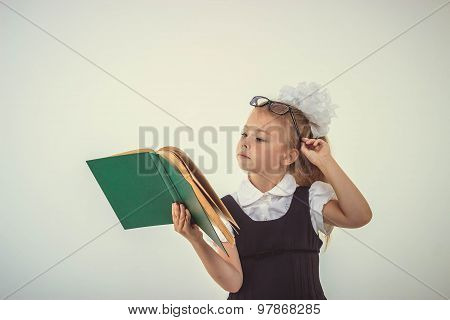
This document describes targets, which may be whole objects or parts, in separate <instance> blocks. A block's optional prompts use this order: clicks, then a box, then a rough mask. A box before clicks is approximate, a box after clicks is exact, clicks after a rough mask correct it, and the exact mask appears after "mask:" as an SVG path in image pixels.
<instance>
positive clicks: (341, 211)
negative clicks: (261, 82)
mask: <svg viewBox="0 0 450 320" xmlns="http://www.w3.org/2000/svg"><path fill="white" fill-rule="evenodd" d="M300 150H301V152H302V153H303V154H304V155H305V156H306V157H307V158H308V159H309V160H310V161H311V162H312V163H313V164H314V165H316V166H317V167H318V168H319V169H320V171H322V173H323V174H324V176H325V178H326V180H327V181H329V183H330V184H331V185H332V186H333V189H334V191H335V193H336V196H337V198H338V200H334V199H332V200H330V201H328V202H327V203H326V204H325V205H324V206H323V209H322V214H323V221H324V222H325V223H327V224H331V225H334V226H338V227H344V228H360V227H362V226H364V225H366V224H367V223H369V221H370V220H371V219H372V211H371V210H370V207H369V204H368V203H367V201H366V199H365V198H364V196H363V195H362V194H361V192H359V190H358V188H357V187H356V186H355V185H354V184H353V182H352V181H351V180H350V179H349V177H347V175H346V174H345V172H344V171H343V170H342V169H341V167H340V166H339V165H338V164H337V162H336V161H335V160H334V158H333V157H332V155H331V153H330V147H329V145H328V143H327V142H326V141H324V140H323V139H308V138H302V145H301V149H300Z"/></svg>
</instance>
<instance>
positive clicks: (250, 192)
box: [237, 173, 298, 206]
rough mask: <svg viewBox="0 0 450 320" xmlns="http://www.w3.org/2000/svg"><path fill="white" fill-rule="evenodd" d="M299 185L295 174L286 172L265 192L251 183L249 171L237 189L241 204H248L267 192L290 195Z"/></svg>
mask: <svg viewBox="0 0 450 320" xmlns="http://www.w3.org/2000/svg"><path fill="white" fill-rule="evenodd" d="M297 186H298V185H297V182H296V181H295V178H294V176H293V175H292V174H290V173H286V174H285V175H284V177H283V179H281V180H280V182H278V184H277V185H276V186H274V187H273V188H272V189H270V190H269V191H267V192H265V193H264V192H261V191H260V190H259V189H258V188H256V187H255V186H254V185H253V183H251V181H250V179H249V177H248V173H247V175H246V177H245V178H244V179H243V180H242V182H241V185H240V187H239V189H238V191H237V198H238V201H239V204H240V205H241V206H247V205H249V204H251V203H253V202H255V201H256V200H258V199H260V198H261V197H262V196H263V195H265V194H267V193H270V194H273V195H276V196H289V195H291V194H293V193H294V192H295V190H296V189H297Z"/></svg>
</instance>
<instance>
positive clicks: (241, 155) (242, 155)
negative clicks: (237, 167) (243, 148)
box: [238, 153, 250, 159]
mask: <svg viewBox="0 0 450 320" xmlns="http://www.w3.org/2000/svg"><path fill="white" fill-rule="evenodd" d="M238 156H240V157H242V158H247V159H250V158H249V157H247V156H246V155H245V154H243V153H238Z"/></svg>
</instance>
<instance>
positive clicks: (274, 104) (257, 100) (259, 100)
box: [250, 96, 302, 144]
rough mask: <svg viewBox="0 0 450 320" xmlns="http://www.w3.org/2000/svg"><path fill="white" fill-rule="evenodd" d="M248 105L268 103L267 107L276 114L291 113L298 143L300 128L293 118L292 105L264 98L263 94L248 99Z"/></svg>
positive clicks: (255, 105) (264, 104)
mask: <svg viewBox="0 0 450 320" xmlns="http://www.w3.org/2000/svg"><path fill="white" fill-rule="evenodd" d="M250 105H251V106H254V107H263V106H266V105H268V109H269V110H270V111H272V112H273V113H275V114H278V115H283V114H286V113H288V112H289V113H290V115H291V118H292V121H293V122H294V126H295V130H296V131H297V136H298V144H299V143H300V141H301V138H302V136H301V134H300V130H299V128H298V125H297V121H296V120H295V117H294V112H292V109H293V108H294V107H292V106H290V105H288V104H286V103H284V102H279V101H272V100H270V99H269V98H266V97H263V96H255V97H253V98H252V100H251V101H250Z"/></svg>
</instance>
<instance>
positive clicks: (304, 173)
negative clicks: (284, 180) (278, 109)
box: [263, 106, 331, 250]
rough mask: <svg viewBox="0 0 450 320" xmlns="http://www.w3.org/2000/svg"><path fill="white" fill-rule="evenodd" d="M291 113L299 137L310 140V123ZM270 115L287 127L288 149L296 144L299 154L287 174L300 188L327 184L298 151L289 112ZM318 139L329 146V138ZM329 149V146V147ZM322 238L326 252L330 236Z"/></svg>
mask: <svg viewBox="0 0 450 320" xmlns="http://www.w3.org/2000/svg"><path fill="white" fill-rule="evenodd" d="M263 108H265V109H266V110H267V111H268V112H270V111H269V110H268V107H267V106H263ZM292 112H293V114H294V117H295V120H296V122H297V126H298V129H299V131H300V135H301V137H307V138H310V139H311V138H312V131H311V124H310V121H309V120H308V118H307V117H306V116H305V115H304V113H303V112H302V111H301V110H299V109H296V108H293V109H292ZM271 113H272V112H271ZM272 115H274V116H275V117H277V118H280V120H281V121H284V122H285V123H286V124H287V125H288V127H289V131H290V135H289V138H288V147H290V148H296V145H297V143H298V150H299V153H300V154H299V157H298V158H297V160H295V162H293V163H292V164H290V165H289V167H288V170H287V172H288V173H290V174H292V175H293V176H294V178H295V181H296V182H297V184H298V185H300V186H306V187H309V186H311V185H312V184H313V182H315V181H323V182H326V183H329V181H328V180H327V179H326V177H325V175H324V174H323V173H322V171H321V170H320V169H319V168H318V167H317V166H315V165H314V164H312V163H311V162H310V161H309V160H308V158H307V157H306V156H305V155H304V154H303V153H302V152H301V151H300V143H299V142H298V139H299V138H298V137H297V132H296V130H295V125H294V123H293V122H292V118H291V115H290V114H289V112H287V113H285V114H284V115H276V114H274V113H272ZM285 128H286V127H285ZM319 138H320V139H322V140H324V141H325V142H327V143H328V144H330V142H329V138H328V137H327V136H322V137H319ZM330 149H331V146H330ZM320 234H321V233H320V232H319V235H320ZM323 236H324V237H325V250H326V249H327V248H328V243H329V242H330V239H331V234H328V235H327V234H323Z"/></svg>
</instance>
